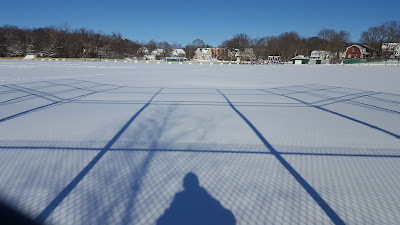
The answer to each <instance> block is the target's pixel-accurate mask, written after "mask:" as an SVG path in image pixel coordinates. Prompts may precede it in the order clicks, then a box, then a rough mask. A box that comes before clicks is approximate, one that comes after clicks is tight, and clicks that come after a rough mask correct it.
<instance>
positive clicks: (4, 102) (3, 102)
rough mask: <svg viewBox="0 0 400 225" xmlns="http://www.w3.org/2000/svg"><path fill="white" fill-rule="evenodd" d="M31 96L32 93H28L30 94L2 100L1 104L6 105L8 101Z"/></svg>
mask: <svg viewBox="0 0 400 225" xmlns="http://www.w3.org/2000/svg"><path fill="white" fill-rule="evenodd" d="M29 96H32V95H31V94H28V95H23V96H19V97H16V98H12V99H8V100H5V101H2V102H0V105H4V104H6V103H10V102H12V101H15V100H18V99H21V98H25V97H29Z"/></svg>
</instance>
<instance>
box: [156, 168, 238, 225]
mask: <svg viewBox="0 0 400 225" xmlns="http://www.w3.org/2000/svg"><path fill="white" fill-rule="evenodd" d="M183 188H184V190H183V191H181V192H178V193H176V194H175V196H174V199H173V200H172V203H171V205H170V206H169V208H168V209H166V210H165V212H164V214H163V215H162V216H161V217H160V218H158V220H157V225H172V224H174V225H179V224H182V225H183V224H192V225H197V224H198V225H200V224H208V225H214V224H215V225H216V224H225V225H233V224H236V219H235V217H234V215H233V213H232V212H231V211H230V210H228V209H225V208H224V207H223V206H222V205H221V203H220V202H219V201H218V200H216V199H215V198H213V197H212V196H211V195H210V194H209V193H208V192H207V190H206V189H204V188H203V187H201V186H200V182H199V179H198V177H197V176H196V174H194V173H192V172H189V173H187V174H186V175H185V177H184V179H183Z"/></svg>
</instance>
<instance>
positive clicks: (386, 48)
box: [382, 43, 400, 58]
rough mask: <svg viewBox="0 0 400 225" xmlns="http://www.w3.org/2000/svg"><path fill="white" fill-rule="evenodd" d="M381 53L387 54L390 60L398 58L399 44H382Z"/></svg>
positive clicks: (399, 56)
mask: <svg viewBox="0 0 400 225" xmlns="http://www.w3.org/2000/svg"><path fill="white" fill-rule="evenodd" d="M382 52H387V53H389V54H390V57H391V58H400V43H383V44H382Z"/></svg>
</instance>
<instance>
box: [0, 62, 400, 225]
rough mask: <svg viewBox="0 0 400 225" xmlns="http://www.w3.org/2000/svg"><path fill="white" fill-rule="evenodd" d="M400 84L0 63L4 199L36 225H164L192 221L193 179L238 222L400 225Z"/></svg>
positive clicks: (392, 70)
mask: <svg viewBox="0 0 400 225" xmlns="http://www.w3.org/2000/svg"><path fill="white" fill-rule="evenodd" d="M399 84H400V68H399V67H362V66H359V67H355V66H329V65H304V66H298V65H276V66H273V65H270V66H251V65H218V64H214V65H207V64H204V65H197V64H196V65H195V64H192V65H188V64H183V65H180V64H155V63H154V64H152V63H149V64H145V63H133V62H128V63H124V62H80V61H76V62H72V61H66V62H61V61H59V62H55V61H22V60H19V61H11V60H3V61H0V109H1V110H0V197H1V198H2V199H3V200H4V201H6V202H9V203H12V204H13V205H14V206H15V207H17V208H19V209H21V210H23V211H24V212H25V213H26V214H28V215H29V216H31V217H32V218H35V219H36V220H37V221H38V222H43V221H44V222H46V223H50V224H155V223H156V221H157V220H158V219H159V218H160V217H161V216H162V215H163V214H164V213H165V212H166V210H167V209H168V208H173V209H175V214H174V216H175V217H180V216H183V215H184V214H187V213H189V212H188V210H189V209H191V208H190V207H188V206H187V205H190V204H193V203H194V202H195V200H194V199H197V198H195V197H193V196H194V195H196V193H197V194H199V193H200V192H188V190H186V189H185V191H183V190H184V187H183V186H182V184H183V179H184V177H185V175H187V174H188V173H190V172H192V173H194V174H195V175H196V176H197V178H198V180H199V183H200V186H201V187H203V188H204V189H205V190H206V191H207V193H208V195H209V196H211V198H213V199H215V200H216V201H217V202H219V204H220V205H219V207H223V208H225V209H227V210H229V211H231V212H232V213H233V215H234V218H235V220H236V223H237V224H343V223H346V224H400V218H399V216H398V215H399V214H400V207H399V204H398V203H399V202H400V191H399V187H400V179H399V172H400V139H399V135H400V86H399ZM179 192H181V193H190V194H189V195H185V196H189V197H188V198H183V200H182V199H181V200H182V201H181V202H183V203H182V204H183V206H184V207H180V208H179V207H178V208H175V207H176V205H177V204H172V202H178V201H177V200H176V199H178V197H176V198H175V197H174V196H175V195H176V194H177V193H179ZM199 195H200V194H199ZM177 196H178V195H177ZM181 196H183V195H181ZM175 200H176V201H175ZM203 204H206V205H205V207H206V208H207V207H209V208H210V207H212V204H211V203H204V202H203ZM207 204H210V205H209V206H208V205H207ZM182 208H183V209H185V208H186V209H185V210H182ZM167 211H168V210H167ZM168 212H170V211H168ZM206 212H207V210H203V208H199V209H197V213H205V214H207V213H206ZM165 214H168V213H165ZM203 217H207V215H204V216H203ZM192 218H194V217H192ZM170 221H172V220H170ZM189 222H193V221H189ZM219 222H220V223H224V221H222V222H221V220H220V221H219Z"/></svg>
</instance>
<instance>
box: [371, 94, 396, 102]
mask: <svg viewBox="0 0 400 225" xmlns="http://www.w3.org/2000/svg"><path fill="white" fill-rule="evenodd" d="M382 94H387V93H382ZM368 98H370V99H373V100H375V101H376V100H378V101H381V102H385V103H391V104H400V101H396V100H390V99H384V98H381V97H377V96H368Z"/></svg>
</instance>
